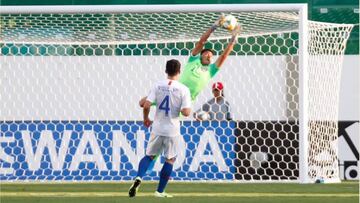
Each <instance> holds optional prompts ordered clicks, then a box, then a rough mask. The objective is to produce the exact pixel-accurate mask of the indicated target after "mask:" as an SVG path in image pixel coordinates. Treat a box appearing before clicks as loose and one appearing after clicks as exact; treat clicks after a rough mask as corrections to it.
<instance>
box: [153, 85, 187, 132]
mask: <svg viewBox="0 0 360 203" xmlns="http://www.w3.org/2000/svg"><path fill="white" fill-rule="evenodd" d="M147 100H148V101H150V102H151V103H156V112H155V118H154V122H153V124H152V133H153V134H155V135H159V136H169V137H173V136H177V135H180V120H179V116H180V111H181V109H183V108H190V107H191V97H190V90H189V89H188V88H187V87H186V86H185V85H183V84H181V83H180V82H178V81H176V80H163V81H160V82H158V83H157V84H156V85H155V87H154V88H153V89H152V90H151V92H150V94H149V95H148V97H147Z"/></svg>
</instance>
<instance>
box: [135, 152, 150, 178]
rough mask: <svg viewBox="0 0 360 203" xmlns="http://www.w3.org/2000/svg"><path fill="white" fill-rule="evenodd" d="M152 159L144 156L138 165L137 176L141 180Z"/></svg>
mask: <svg viewBox="0 0 360 203" xmlns="http://www.w3.org/2000/svg"><path fill="white" fill-rule="evenodd" d="M151 162H152V159H151V157H150V156H144V158H142V159H141V161H140V163H139V170H138V173H137V176H138V177H140V178H142V177H143V176H144V175H145V172H146V170H147V169H148V167H149V165H150V163H151Z"/></svg>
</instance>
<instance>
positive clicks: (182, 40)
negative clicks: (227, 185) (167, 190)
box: [0, 4, 352, 183]
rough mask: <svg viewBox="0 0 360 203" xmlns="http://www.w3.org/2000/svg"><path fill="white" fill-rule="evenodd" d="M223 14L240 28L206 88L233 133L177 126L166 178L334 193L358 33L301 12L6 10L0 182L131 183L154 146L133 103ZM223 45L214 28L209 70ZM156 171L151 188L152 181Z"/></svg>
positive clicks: (219, 125) (202, 98)
mask: <svg viewBox="0 0 360 203" xmlns="http://www.w3.org/2000/svg"><path fill="white" fill-rule="evenodd" d="M221 13H224V14H231V15H234V16H235V17H236V18H237V19H238V21H239V22H240V23H241V25H242V28H243V29H242V33H241V34H240V36H239V38H238V40H237V43H236V44H235V45H234V50H233V51H232V52H231V55H230V56H229V57H228V59H227V60H226V61H225V64H224V65H223V67H222V68H221V70H220V71H219V73H218V74H217V75H216V77H215V78H214V79H213V80H212V82H215V81H220V82H222V83H223V84H224V91H225V99H226V100H227V101H228V103H229V106H230V109H231V112H230V113H231V115H232V120H231V121H227V120H217V119H213V120H205V121H197V120H196V119H194V118H193V117H192V116H191V117H189V118H184V119H183V121H182V127H181V134H182V137H183V142H182V143H181V144H182V149H184V151H183V152H182V153H181V155H179V157H178V160H177V163H175V165H174V169H175V170H174V174H173V176H172V177H173V179H174V180H179V181H203V180H206V181H232V182H235V181H260V182H268V181H282V182H288V181H297V182H301V183H312V182H314V181H315V180H321V181H324V182H338V181H340V179H339V170H338V160H337V159H338V155H337V149H338V146H337V115H338V108H339V107H338V100H339V86H340V74H341V66H342V58H343V55H344V50H345V47H346V41H347V39H348V37H349V33H350V32H351V29H352V25H348V24H331V23H321V22H314V21H309V20H308V16H307V5H306V4H229V5H223V4H216V5H208V4H205V5H203V4H202V5H136V6H135V5H127V6H125V5H124V6H118V5H111V6H2V7H1V8H0V26H1V27H0V29H1V32H0V61H1V67H0V88H1V89H0V100H1V106H0V132H1V135H0V180H2V181H23V180H46V181H104V180H111V181H118V180H120V181H126V180H131V179H132V178H133V177H134V176H135V174H136V170H137V166H138V162H139V160H140V159H141V157H142V156H143V155H144V153H145V148H146V145H147V140H148V138H149V129H146V128H144V127H143V125H142V120H141V118H142V115H141V109H140V108H139V107H138V105H137V102H138V100H139V99H140V98H141V97H143V96H145V95H146V94H147V93H148V88H149V87H150V85H151V84H154V82H156V81H157V80H160V79H163V78H164V76H165V75H164V64H165V62H166V60H168V59H171V58H176V59H178V60H180V61H181V63H182V68H184V67H185V64H186V62H187V58H188V56H189V55H190V53H191V50H192V49H193V48H194V46H195V43H196V42H197V40H199V38H200V36H201V35H202V34H203V32H204V31H206V29H207V28H209V27H210V26H211V25H212V23H213V22H214V21H215V20H216V19H217V18H218V16H219V15H220V14H221ZM229 38H230V34H229V32H228V31H226V30H225V29H220V28H219V29H217V30H216V31H215V32H214V33H213V34H212V35H211V37H210V38H209V40H208V42H207V44H206V45H205V47H206V48H211V49H213V50H214V51H215V53H216V54H215V57H217V56H219V55H220V54H221V53H222V50H223V49H224V47H225V46H226V44H227V43H228V42H229ZM211 85H212V84H211V83H210V84H209V85H208V86H207V87H206V88H205V89H204V91H203V92H202V93H201V94H200V95H199V97H198V98H197V99H196V101H195V102H194V104H193V110H194V111H197V110H198V109H199V108H201V107H202V105H203V104H204V103H206V102H207V101H209V100H210V99H211V98H212V97H213V96H212V93H211ZM212 111H215V109H211V110H210V112H209V114H214V113H215V112H212ZM161 161H163V160H161V159H159V161H158V163H157V164H156V166H155V169H154V172H152V173H151V174H149V175H147V176H146V177H145V179H147V180H157V175H158V172H159V169H160V168H161V167H160V162H161Z"/></svg>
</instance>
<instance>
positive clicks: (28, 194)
mask: <svg viewBox="0 0 360 203" xmlns="http://www.w3.org/2000/svg"><path fill="white" fill-rule="evenodd" d="M171 194H172V195H174V196H175V197H334V198H336V197H359V194H356V193H334V194H323V193H195V192H191V193H171ZM127 196H128V193H127V192H1V193H0V197H127ZM137 196H139V197H150V196H154V193H152V192H139V193H138V194H137Z"/></svg>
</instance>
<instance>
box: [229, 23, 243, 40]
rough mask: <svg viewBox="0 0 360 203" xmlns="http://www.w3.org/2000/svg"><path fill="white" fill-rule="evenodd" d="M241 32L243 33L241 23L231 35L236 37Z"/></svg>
mask: <svg viewBox="0 0 360 203" xmlns="http://www.w3.org/2000/svg"><path fill="white" fill-rule="evenodd" d="M240 32H241V25H240V23H237V24H236V27H235V29H234V30H233V31H231V35H232V36H233V37H236V36H238V35H239V34H240Z"/></svg>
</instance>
